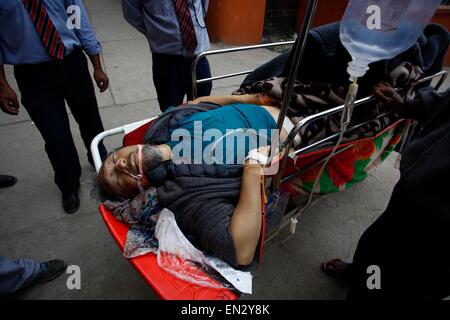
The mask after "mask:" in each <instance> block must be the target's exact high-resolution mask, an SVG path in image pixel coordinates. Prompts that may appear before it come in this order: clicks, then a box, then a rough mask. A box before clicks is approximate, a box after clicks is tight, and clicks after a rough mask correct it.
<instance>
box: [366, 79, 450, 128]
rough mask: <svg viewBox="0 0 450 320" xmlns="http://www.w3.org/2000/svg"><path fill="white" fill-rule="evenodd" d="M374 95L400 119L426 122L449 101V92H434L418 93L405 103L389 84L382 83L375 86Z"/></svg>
mask: <svg viewBox="0 0 450 320" xmlns="http://www.w3.org/2000/svg"><path fill="white" fill-rule="evenodd" d="M374 95H375V96H376V97H377V98H378V99H379V100H381V102H383V103H384V104H385V105H386V106H387V107H388V108H390V109H392V110H394V111H397V112H398V113H399V114H400V115H401V116H402V117H405V118H409V119H415V120H418V121H426V120H427V119H429V118H430V117H431V116H432V115H433V114H434V113H435V112H436V108H437V106H439V105H441V104H442V103H443V102H444V101H445V100H446V99H449V96H450V90H447V91H446V92H442V93H437V92H435V91H434V90H430V91H425V92H419V93H418V94H417V96H416V97H415V98H414V99H411V100H406V101H405V100H403V98H402V97H401V96H400V94H399V93H398V92H396V91H395V90H394V89H393V88H392V87H391V86H390V84H388V83H386V82H382V83H380V84H378V85H377V86H375V88H374Z"/></svg>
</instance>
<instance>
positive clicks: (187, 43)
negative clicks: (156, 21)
mask: <svg viewBox="0 0 450 320" xmlns="http://www.w3.org/2000/svg"><path fill="white" fill-rule="evenodd" d="M174 2H175V11H176V13H177V18H178V23H179V25H180V32H181V39H182V41H183V46H184V47H185V48H186V50H187V51H188V52H189V53H191V54H194V51H195V48H197V44H198V43H197V36H196V35H195V29H194V24H193V23H192V17H191V12H190V11H189V0H174Z"/></svg>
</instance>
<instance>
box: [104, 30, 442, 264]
mask: <svg viewBox="0 0 450 320" xmlns="http://www.w3.org/2000/svg"><path fill="white" fill-rule="evenodd" d="M442 39H444V40H442ZM447 42H448V32H447V31H446V30H444V29H443V28H442V27H440V26H436V25H430V26H429V27H427V28H426V30H425V32H424V35H423V36H422V37H421V39H420V40H419V41H418V43H417V44H416V45H415V46H414V47H412V48H411V49H410V50H408V51H407V52H405V53H404V54H402V55H400V56H398V57H396V58H395V59H392V60H388V61H381V62H379V63H376V64H373V65H371V70H370V72H368V73H367V74H366V76H365V77H364V78H361V79H360V83H359V84H360V90H359V92H360V94H361V96H360V97H364V96H367V95H369V94H370V90H371V88H372V87H373V86H375V85H376V84H377V83H379V82H380V81H388V82H389V83H390V84H391V85H392V86H394V87H400V88H404V89H405V90H404V91H403V92H402V94H404V95H405V94H407V93H408V89H409V88H410V85H411V84H412V83H414V82H415V81H416V80H418V79H420V78H422V77H423V76H428V75H431V74H434V73H435V72H436V70H441V68H442V63H443V57H444V56H445V52H446V50H447V49H446V45H445V44H447ZM440 47H442V48H445V50H444V49H443V50H436V49H435V48H440ZM425 53H427V54H425ZM283 57H284V58H283ZM280 58H283V59H281V60H292V54H291V55H289V54H286V55H281V56H280V57H277V58H275V59H273V60H272V61H270V62H269V63H268V64H266V65H263V66H261V67H260V68H258V69H257V70H255V71H254V72H253V73H252V74H251V75H249V77H247V79H246V81H244V83H243V84H242V85H241V88H240V89H239V90H236V91H235V92H234V94H235V95H231V96H226V97H204V98H200V99H197V100H196V101H194V102H193V103H191V104H186V105H182V106H179V107H175V108H172V109H168V110H167V111H166V112H164V113H163V114H162V115H160V116H159V117H158V118H157V119H156V120H154V121H153V122H152V124H151V125H150V127H149V129H148V130H147V132H146V135H145V139H144V141H143V142H144V144H143V145H135V146H127V147H124V148H122V149H119V150H116V151H115V152H113V153H112V154H111V155H109V156H108V158H107V159H106V160H105V162H104V164H103V166H102V168H101V170H100V173H99V185H100V188H101V189H102V191H103V193H104V194H105V195H106V196H109V197H111V198H116V199H117V198H124V199H131V198H133V197H135V196H136V195H137V194H139V193H142V192H143V190H144V189H146V188H148V187H150V186H151V187H154V188H156V191H157V192H156V193H157V198H158V201H159V204H160V205H161V207H164V208H167V209H169V210H171V211H172V212H173V213H174V215H175V218H176V222H177V224H178V227H179V228H180V229H181V231H182V232H183V233H184V234H185V236H186V237H187V238H188V239H189V240H190V241H191V242H192V243H193V244H194V245H195V246H196V247H198V248H199V249H201V250H203V251H206V252H208V253H210V254H212V255H214V256H216V257H218V258H220V259H222V260H224V261H225V262H228V263H229V264H230V265H232V266H234V267H238V266H245V265H249V264H252V262H253V261H254V260H255V259H254V258H255V253H256V251H257V247H258V244H259V240H260V237H261V209H262V200H261V175H260V171H261V168H262V165H261V163H264V161H265V155H264V153H265V154H267V150H268V147H267V145H268V144H270V141H272V137H273V134H278V133H277V132H276V131H273V130H274V129H276V119H277V118H278V114H279V112H280V110H279V108H278V107H276V105H279V104H280V101H281V100H282V97H283V96H284V91H285V89H286V83H287V80H286V74H287V72H286V70H288V69H286V68H288V66H290V65H291V63H285V62H283V63H282V62H280ZM349 59H350V57H349V56H348V54H347V53H346V51H345V48H344V47H343V46H342V45H341V43H340V41H339V24H338V23H335V24H331V25H326V26H322V27H319V28H317V29H315V30H313V31H311V33H310V35H309V36H308V41H307V46H306V48H305V53H304V59H303V60H302V63H301V65H300V69H299V73H298V74H299V77H298V79H297V80H298V81H296V83H295V86H294V89H293V95H292V99H291V101H290V103H289V109H288V113H287V115H288V117H289V119H290V120H289V119H287V120H286V121H285V123H284V125H283V128H284V129H283V130H282V132H280V133H279V137H275V138H278V139H275V138H274V141H275V140H276V141H284V140H285V139H286V134H287V133H288V132H290V131H291V130H292V128H293V126H294V125H295V124H296V123H298V122H299V121H300V120H302V119H304V118H305V117H308V116H310V115H313V114H317V113H319V112H322V111H324V110H327V109H329V108H331V107H333V106H337V105H342V104H343V103H344V99H345V92H346V87H348V84H349V82H348V74H347V73H346V66H347V64H348V61H349ZM318 61H320V63H312V62H318ZM284 65H286V68H284V70H283V71H282V69H283V66H284ZM280 68H281V69H280ZM276 69H280V70H277V71H274V70H276ZM247 80H248V81H247ZM378 115H382V116H380V117H377V116H378ZM397 120H398V115H396V114H394V113H389V114H386V110H384V109H383V106H382V104H379V103H377V102H375V101H373V102H371V103H367V104H365V106H364V107H362V106H361V107H359V108H357V109H355V110H354V112H353V117H352V121H354V123H353V124H355V123H358V124H360V123H364V125H362V126H358V128H357V129H356V130H353V131H351V132H348V133H346V134H345V135H344V139H343V143H345V142H348V141H354V140H357V139H364V138H368V137H374V136H375V135H376V134H378V133H379V132H381V131H382V130H384V129H385V128H389V126H390V125H391V124H393V123H394V122H396V121H397ZM339 124H340V115H336V116H330V117H326V118H323V119H321V120H320V121H316V122H315V123H311V124H310V125H309V126H307V127H305V128H303V129H302V130H301V131H300V134H299V136H298V137H296V138H295V143H294V146H295V147H298V146H305V145H310V144H314V143H315V142H317V141H320V140H322V139H323V138H325V137H327V136H329V135H330V134H333V133H336V132H339V128H340V127H339ZM349 127H352V123H351V124H350V126H349ZM239 136H245V139H240V140H239V139H237V138H238V137H239ZM234 140H239V141H241V145H240V144H239V143H233V141H234ZM244 140H245V141H244ZM242 141H244V142H242ZM330 143H333V141H330ZM321 146H322V145H321ZM272 147H274V146H272ZM274 149H275V150H276V151H278V148H277V147H276V148H274ZM252 150H259V152H255V151H252ZM352 172H353V171H352ZM345 181H346V180H345ZM314 191H315V190H314Z"/></svg>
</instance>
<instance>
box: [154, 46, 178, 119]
mask: <svg viewBox="0 0 450 320" xmlns="http://www.w3.org/2000/svg"><path fill="white" fill-rule="evenodd" d="M152 58H153V67H152V69H153V83H154V85H155V88H156V93H157V94H158V102H159V108H160V109H161V111H165V110H166V109H167V108H169V107H173V106H178V105H180V104H182V103H183V100H184V96H185V95H186V91H185V86H184V82H183V78H184V77H183V73H184V69H185V67H184V65H185V64H184V61H185V58H184V57H182V56H172V55H167V54H159V53H153V54H152Z"/></svg>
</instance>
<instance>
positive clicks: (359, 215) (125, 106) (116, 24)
mask: <svg viewBox="0 0 450 320" xmlns="http://www.w3.org/2000/svg"><path fill="white" fill-rule="evenodd" d="M85 2H86V3H87V4H88V5H87V7H88V11H89V14H90V16H91V19H92V23H93V26H94V28H95V31H96V32H97V35H98V37H99V38H100V40H101V43H102V46H103V50H104V54H103V58H104V64H105V68H106V71H107V73H108V74H109V76H110V83H111V84H110V89H109V90H108V91H107V92H105V93H104V94H98V100H99V103H100V105H101V115H102V118H103V121H104V125H105V127H106V128H112V127H115V126H118V125H121V124H125V123H130V122H133V121H137V120H141V119H144V118H147V117H149V116H151V115H156V114H158V112H159V111H158V106H157V101H156V93H155V89H154V86H153V83H152V80H151V77H152V75H151V55H150V53H149V49H148V44H147V42H146V40H145V39H144V38H143V37H142V36H141V35H140V34H138V33H137V32H136V31H134V30H133V29H132V28H131V27H129V26H128V25H127V24H126V23H125V22H124V20H123V19H122V16H121V10H120V1H119V0H89V1H85ZM218 47H221V46H220V45H214V46H213V48H218ZM274 55H275V54H274V53H273V52H271V51H268V50H258V51H253V52H247V53H240V54H229V55H227V56H226V57H225V58H214V57H212V58H211V59H210V61H211V64H212V66H213V73H214V74H220V73H224V72H233V71H241V70H245V69H249V68H252V67H255V66H258V65H260V64H262V63H263V62H265V61H268V60H269V59H270V58H271V57H273V56H274ZM11 71H12V70H11V69H10V68H7V76H8V78H9V80H10V82H11V83H12V84H13V85H14V86H16V84H15V82H14V80H13V76H12V72H11ZM239 83H240V79H234V80H224V81H221V82H217V84H216V85H215V88H214V93H216V94H217V93H229V92H231V91H232V90H233V89H234V88H236V86H237V84H239ZM72 125H73V135H74V138H75V140H76V144H77V146H78V150H79V154H80V158H81V162H82V167H83V176H82V188H81V192H80V195H81V201H82V205H81V208H80V210H79V212H78V213H77V214H75V215H72V216H69V215H66V214H64V213H63V210H62V208H61V204H60V194H59V191H58V189H57V187H56V186H55V185H54V184H53V182H52V170H51V167H50V163H49V161H48V159H47V156H46V154H45V152H44V148H43V141H42V139H41V137H40V135H39V132H38V131H37V129H36V127H35V126H34V125H33V123H32V122H31V121H30V119H29V117H28V114H27V113H26V111H25V110H24V109H23V108H22V110H21V113H20V115H19V116H18V117H12V116H7V115H5V114H1V115H0V136H1V137H2V139H1V140H0V150H2V153H1V157H0V167H1V168H2V169H1V171H2V173H9V174H13V175H15V176H17V177H18V179H19V183H18V184H17V185H16V186H14V187H12V188H9V189H4V190H0V219H1V223H0V254H1V255H3V256H8V257H11V258H19V257H27V258H36V259H42V260H45V259H51V258H62V259H65V260H66V261H67V262H68V263H69V264H75V265H78V266H80V267H81V271H82V289H81V290H75V291H70V290H68V289H67V287H66V279H67V278H66V276H62V277H60V278H59V279H57V280H55V281H54V282H52V283H49V284H47V285H41V286H38V287H35V288H33V289H31V290H29V291H26V292H23V293H21V294H18V295H16V296H14V298H19V299H156V298H157V297H156V296H155V294H154V293H153V292H152V290H151V289H150V288H149V287H148V286H147V285H146V284H145V283H144V281H143V280H142V279H141V278H140V276H139V275H138V274H137V272H135V270H134V269H133V268H132V267H131V265H129V263H128V262H127V261H126V260H125V259H124V258H122V256H121V253H120V251H119V250H118V248H117V246H116V245H115V243H114V241H113V240H112V238H111V236H110V235H109V233H108V232H107V230H106V228H105V226H104V224H103V222H102V220H101V217H100V215H99V213H98V211H97V205H98V203H97V201H96V200H95V199H94V198H92V197H91V189H92V181H93V179H94V177H95V174H94V172H93V170H92V169H91V168H90V166H89V164H88V162H87V159H86V156H85V154H86V151H85V149H84V147H83V145H82V142H81V138H80V135H79V132H78V129H77V126H76V124H75V123H74V122H73V119H72ZM118 144H119V139H111V140H110V141H108V143H107V146H109V147H112V146H118ZM394 162H395V155H394V156H392V157H391V158H390V159H388V161H386V163H385V164H383V165H382V166H381V167H380V168H379V169H377V170H375V172H373V173H372V174H371V175H370V177H369V178H368V179H367V180H366V181H364V182H363V183H361V184H359V185H357V186H355V187H354V188H352V189H351V190H349V191H347V192H345V193H343V194H337V195H331V196H327V197H324V198H322V199H320V201H319V202H318V203H316V205H315V206H314V207H312V208H311V209H310V210H309V211H307V212H306V214H305V215H304V217H303V218H302V219H301V220H300V223H299V225H298V228H297V233H296V235H295V236H294V237H293V238H291V239H290V240H289V241H288V242H285V243H283V244H280V245H276V246H274V247H272V248H270V245H269V247H268V248H269V249H268V250H266V254H265V257H264V261H263V263H262V264H261V266H260V269H259V271H258V273H257V275H256V277H255V279H254V294H253V295H251V296H244V297H243V299H342V298H344V296H345V288H344V287H342V286H340V285H339V284H337V283H335V282H334V281H332V280H330V279H329V278H327V277H326V276H325V275H323V274H322V273H321V271H320V269H319V265H320V263H321V262H322V261H323V260H325V259H328V258H330V257H335V256H339V257H342V258H345V259H350V258H351V257H352V253H353V251H354V249H355V246H356V243H357V240H358V238H359V236H360V235H361V233H362V232H363V231H364V229H365V228H366V227H367V226H368V225H369V224H370V223H371V222H372V221H374V220H375V219H376V218H377V217H378V216H379V215H380V213H381V212H382V211H383V210H384V209H385V207H386V205H387V201H388V199H389V196H390V194H391V191H392V188H393V186H394V184H395V182H396V181H397V179H398V176H399V175H398V171H397V170H396V169H394V165H393V164H394ZM273 243H274V242H273Z"/></svg>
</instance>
